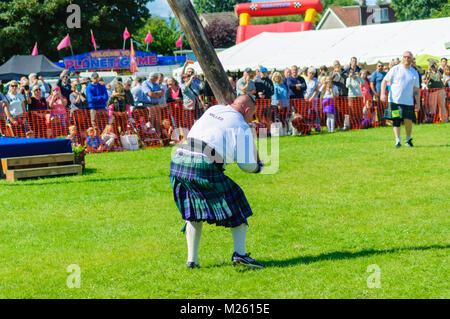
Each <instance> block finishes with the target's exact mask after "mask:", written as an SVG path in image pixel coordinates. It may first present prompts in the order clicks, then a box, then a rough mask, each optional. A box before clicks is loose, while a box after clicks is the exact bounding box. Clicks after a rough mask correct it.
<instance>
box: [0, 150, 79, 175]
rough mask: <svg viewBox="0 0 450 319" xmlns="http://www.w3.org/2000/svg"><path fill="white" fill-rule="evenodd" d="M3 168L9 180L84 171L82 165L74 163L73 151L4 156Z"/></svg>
mask: <svg viewBox="0 0 450 319" xmlns="http://www.w3.org/2000/svg"><path fill="white" fill-rule="evenodd" d="M2 169H3V173H4V174H5V176H6V179H7V180H9V181H17V180H18V179H23V178H32V177H44V176H56V175H70V174H77V175H81V173H82V168H81V165H76V164H74V155H73V153H62V154H49V155H36V156H24V157H10V158H3V159H2Z"/></svg>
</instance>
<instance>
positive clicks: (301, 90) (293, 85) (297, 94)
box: [287, 65, 306, 100]
mask: <svg viewBox="0 0 450 319" xmlns="http://www.w3.org/2000/svg"><path fill="white" fill-rule="evenodd" d="M287 88H288V94H289V98H290V99H291V100H292V99H303V98H304V96H305V90H306V81H305V79H304V78H303V77H301V76H300V75H299V74H298V67H297V66H296V65H294V66H292V68H291V76H290V77H289V78H288V79H287Z"/></svg>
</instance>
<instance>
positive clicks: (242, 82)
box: [236, 68, 256, 97]
mask: <svg viewBox="0 0 450 319" xmlns="http://www.w3.org/2000/svg"><path fill="white" fill-rule="evenodd" d="M252 75H253V74H252V69H251V68H246V69H245V70H244V75H243V76H242V77H241V78H240V79H239V80H238V81H237V83H236V94H237V96H240V95H245V94H248V95H251V96H252V97H255V94H256V86H255V82H253V80H252Z"/></svg>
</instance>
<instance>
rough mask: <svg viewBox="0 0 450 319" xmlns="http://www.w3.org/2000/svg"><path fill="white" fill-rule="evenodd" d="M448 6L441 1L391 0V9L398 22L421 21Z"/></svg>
mask: <svg viewBox="0 0 450 319" xmlns="http://www.w3.org/2000/svg"><path fill="white" fill-rule="evenodd" d="M445 6H448V2H447V3H445V1H442V0H392V2H391V7H392V9H394V11H395V15H396V16H397V19H398V20H399V21H408V20H421V19H427V18H430V17H431V16H432V14H433V13H434V12H436V11H437V12H439V11H441V9H444V7H445ZM447 10H448V9H447Z"/></svg>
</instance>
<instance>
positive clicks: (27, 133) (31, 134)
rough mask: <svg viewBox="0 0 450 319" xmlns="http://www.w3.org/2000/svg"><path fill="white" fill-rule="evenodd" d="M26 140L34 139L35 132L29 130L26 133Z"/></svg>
mask: <svg viewBox="0 0 450 319" xmlns="http://www.w3.org/2000/svg"><path fill="white" fill-rule="evenodd" d="M25 136H26V138H34V132H33V131H32V130H29V131H28V132H26V133H25Z"/></svg>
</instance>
